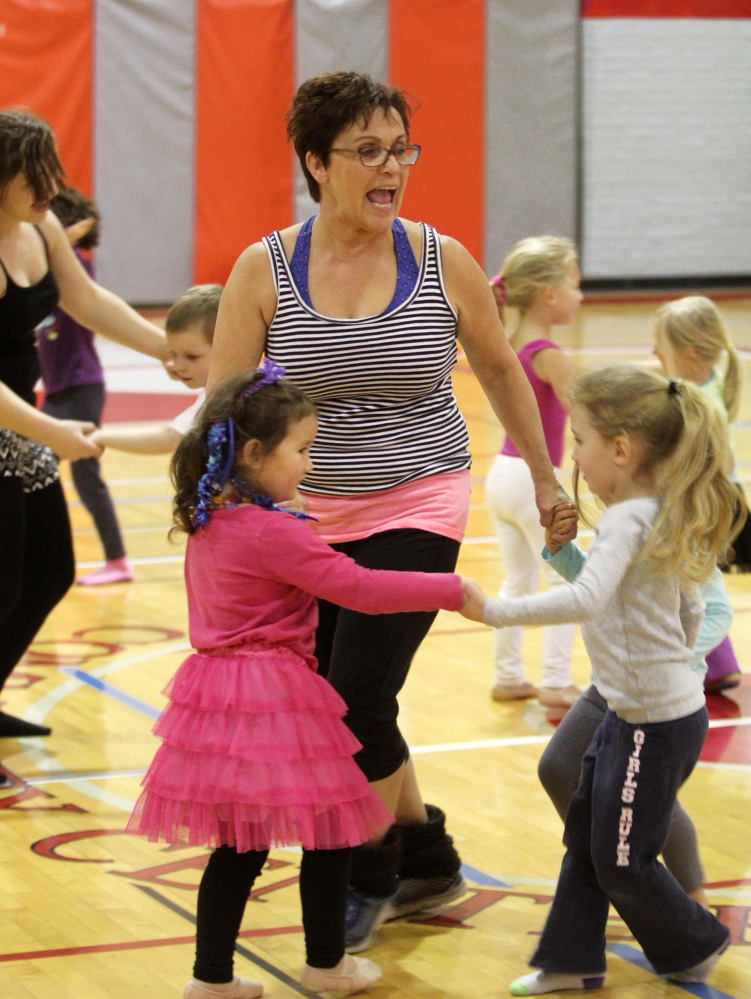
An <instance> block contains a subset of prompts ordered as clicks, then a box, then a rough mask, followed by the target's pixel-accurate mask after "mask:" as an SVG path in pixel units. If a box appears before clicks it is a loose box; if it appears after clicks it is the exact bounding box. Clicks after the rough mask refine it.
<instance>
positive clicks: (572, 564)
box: [542, 541, 587, 583]
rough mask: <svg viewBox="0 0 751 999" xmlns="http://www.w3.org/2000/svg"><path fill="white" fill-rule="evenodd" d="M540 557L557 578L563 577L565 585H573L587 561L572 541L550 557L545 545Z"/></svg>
mask: <svg viewBox="0 0 751 999" xmlns="http://www.w3.org/2000/svg"><path fill="white" fill-rule="evenodd" d="M542 557H543V559H544V560H545V561H546V562H547V563H548V565H549V566H550V567H551V568H553V569H555V571H556V572H557V573H558V575H559V576H563V578H564V579H565V580H566V582H567V583H573V581H574V580H575V579H576V577H577V576H578V575H579V573H580V572H581V571H582V569H583V568H584V563H585V562H586V561H587V556H586V555H585V554H584V552H583V551H582V550H581V548H580V547H579V546H578V545H575V544H574V543H573V541H569V543H568V544H567V545H564V546H563V548H561V549H560V551H558V552H557V553H556V554H555V555H551V553H550V552H549V551H548V546H547V545H545V547H544V548H543V550H542Z"/></svg>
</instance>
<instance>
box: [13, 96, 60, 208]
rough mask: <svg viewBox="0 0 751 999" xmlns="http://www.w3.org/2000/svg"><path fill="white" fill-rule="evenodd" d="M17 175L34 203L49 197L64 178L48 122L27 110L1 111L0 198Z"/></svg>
mask: <svg viewBox="0 0 751 999" xmlns="http://www.w3.org/2000/svg"><path fill="white" fill-rule="evenodd" d="M19 173H22V174H23V175H24V177H25V178H26V180H27V181H28V182H29V184H30V185H31V189H32V190H33V192H34V197H35V198H36V199H37V201H47V200H48V199H50V198H52V197H53V195H54V194H55V192H56V191H57V189H58V188H59V187H60V185H61V184H62V182H63V178H64V176H65V172H64V171H63V165H62V163H61V162H60V158H59V157H58V155H57V148H56V147H55V136H54V134H53V132H52V129H51V128H50V126H49V125H48V124H47V122H46V121H42V119H41V118H37V117H36V115H33V114H29V113H27V112H26V111H0V195H1V194H2V193H3V191H4V190H5V188H6V187H7V186H8V184H9V183H10V182H11V181H12V180H13V178H14V177H15V176H16V175H17V174H19Z"/></svg>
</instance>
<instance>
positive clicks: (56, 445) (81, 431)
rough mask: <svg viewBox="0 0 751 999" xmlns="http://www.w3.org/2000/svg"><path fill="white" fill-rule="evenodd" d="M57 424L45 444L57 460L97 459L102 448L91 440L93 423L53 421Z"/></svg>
mask: <svg viewBox="0 0 751 999" xmlns="http://www.w3.org/2000/svg"><path fill="white" fill-rule="evenodd" d="M55 423H56V424H57V425H56V427H55V429H54V432H53V433H52V434H50V438H49V439H48V440H47V444H48V445H49V446H50V448H52V450H53V451H54V452H55V454H56V455H57V456H58V458H67V459H68V460H69V461H77V460H78V459H79V458H99V457H100V455H101V454H102V448H101V447H100V446H99V445H98V444H97V443H96V442H95V441H94V440H93V436H92V435H93V434H94V432H95V431H96V425H95V424H94V423H84V422H83V421H81V420H55Z"/></svg>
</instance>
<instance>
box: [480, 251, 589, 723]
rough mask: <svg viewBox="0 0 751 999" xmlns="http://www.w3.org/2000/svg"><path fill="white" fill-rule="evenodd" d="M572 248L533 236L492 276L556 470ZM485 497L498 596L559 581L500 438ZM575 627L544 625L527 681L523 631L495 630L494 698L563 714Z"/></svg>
mask: <svg viewBox="0 0 751 999" xmlns="http://www.w3.org/2000/svg"><path fill="white" fill-rule="evenodd" d="M579 279H580V275H579V267H578V264H577V256H576V247H575V246H574V245H573V243H572V242H571V241H570V240H568V239H561V238H559V237H558V236H534V237H532V238H530V239H523V240H522V241H521V242H520V243H517V244H516V246H515V247H514V248H513V250H512V251H511V252H510V253H509V255H508V256H507V257H506V259H505V260H504V262H503V265H502V267H501V271H500V274H499V276H498V277H495V278H493V279H492V280H491V285H492V286H493V288H494V290H495V294H496V301H497V304H498V308H499V311H501V312H502V311H503V309H504V308H505V307H507V306H508V307H513V308H514V309H515V310H517V313H518V319H517V323H516V328H515V329H514V328H513V326H511V327H510V328H511V329H513V333H512V334H511V335H510V337H509V342H510V344H511V346H512V347H513V349H514V351H515V352H516V354H517V356H518V358H519V360H520V362H521V365H522V367H523V368H524V371H525V373H526V375H527V378H528V379H529V382H530V384H531V386H532V389H533V390H534V393H535V398H536V399H537V405H538V407H539V410H540V416H541V418H542V426H543V430H544V432H545V442H546V444H547V447H548V454H549V456H550V460H551V463H552V464H553V467H554V468H555V469H556V470H557V471H559V470H560V467H561V460H562V458H563V435H564V431H565V428H566V390H567V388H568V386H569V385H570V384H571V382H572V381H573V380H574V378H575V377H576V369H575V368H574V366H573V364H572V363H571V361H570V360H569V358H567V357H566V355H565V354H564V353H563V351H562V350H561V349H560V348H559V347H558V345H557V344H556V343H555V342H554V341H553V335H554V334H553V329H554V327H555V326H569V325H570V324H571V323H572V322H573V319H574V316H575V314H576V310H577V309H578V308H579V305H580V303H581V300H582V294H581V291H580V290H579ZM485 495H486V498H487V502H488V506H489V508H490V512H491V514H492V516H493V520H494V521H495V526H496V531H497V534H498V544H499V546H500V549H501V560H502V561H503V573H504V582H503V586H502V587H501V591H500V596H501V597H521V596H526V595H527V594H530V593H535V592H536V591H537V588H538V585H539V577H540V570H541V569H542V570H543V571H544V572H545V573H546V576H547V579H548V585H549V586H557V585H560V583H561V577H560V576H557V575H556V573H555V572H553V571H551V570H550V567H549V566H547V565H546V564H545V563H544V561H543V560H542V558H541V555H540V553H541V551H542V549H543V546H544V544H545V532H544V530H543V528H542V527H541V526H540V521H539V518H538V517H537V513H536V510H535V501H534V497H535V490H534V482H533V481H532V476H531V475H530V472H529V467H528V466H527V464H526V462H525V461H524V460H523V459H522V457H521V454H520V452H519V450H518V449H517V447H516V445H515V444H514V442H513V440H512V439H511V437H510V436H507V437H506V439H505V441H504V444H503V447H502V448H501V452H500V454H499V455H497V457H496V459H495V461H494V462H493V465H492V467H491V469H490V472H489V474H488V477H487V480H486V485H485ZM575 631H576V625H574V624H559V625H549V626H548V627H546V628H544V629H543V648H542V684H541V686H540V687H539V688H538V687H537V686H535V684H533V683H531V682H530V681H529V680H527V679H526V677H525V675H524V663H523V661H522V640H523V636H524V629H523V628H521V627H519V628H502V629H500V630H497V631H496V632H495V635H494V654H493V658H494V666H495V683H494V686H493V690H492V696H493V700H495V701H512V700H521V699H524V698H528V697H537V699H538V700H539V702H540V704H542V705H544V706H546V707H548V708H551V709H553V710H558V711H561V710H563V711H565V710H567V709H568V708H569V707H570V706H571V705H572V704H573V703H574V701H575V700H576V699H577V698H578V697H579V694H580V693H581V692H580V690H579V688H578V687H576V686H574V684H573V681H572V679H571V650H572V646H573V642H574V634H575Z"/></svg>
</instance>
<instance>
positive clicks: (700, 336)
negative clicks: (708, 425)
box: [653, 295, 751, 692]
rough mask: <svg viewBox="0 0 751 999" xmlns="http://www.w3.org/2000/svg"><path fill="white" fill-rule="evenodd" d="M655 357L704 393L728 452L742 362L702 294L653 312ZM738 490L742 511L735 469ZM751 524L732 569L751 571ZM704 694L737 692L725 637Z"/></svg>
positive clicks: (737, 673) (736, 669) (710, 664)
mask: <svg viewBox="0 0 751 999" xmlns="http://www.w3.org/2000/svg"><path fill="white" fill-rule="evenodd" d="M653 332H654V353H655V355H656V356H657V357H658V358H659V360H660V363H661V364H662V367H663V370H664V371H665V373H666V374H667V375H668V376H671V377H673V378H686V379H687V380H688V381H691V382H693V383H694V384H695V385H698V387H699V388H700V389H701V390H702V392H704V394H705V395H706V396H707V397H708V398H709V399H711V401H712V402H713V403H714V405H715V406H716V407H717V410H718V412H719V413H720V416H721V417H722V418H723V420H724V421H725V423H726V425H727V426H728V439H729V441H730V447H731V450H733V436H732V429H731V428H730V424H731V423H732V421H733V420H734V419H735V418H736V417H737V415H738V410H739V409H740V403H741V385H742V374H741V363H740V358H739V357H738V352H737V351H736V349H735V347H734V346H733V345H732V343H731V342H730V338H729V337H728V333H727V330H726V328H725V324H724V322H723V321H722V316H721V315H720V311H719V309H718V308H717V306H716V305H715V304H714V302H712V301H711V300H710V299H708V298H704V297H703V296H702V295H687V296H686V297H685V298H679V299H677V301H675V302H668V303H667V304H666V305H663V306H662V308H661V309H660V310H659V311H658V312H657V315H656V316H655V319H654V325H653ZM730 477H731V479H732V480H733V482H735V484H736V489H737V490H738V499H739V503H740V504H741V506H742V508H743V509H744V510H745V509H746V498H745V495H744V493H743V487H742V486H741V484H740V482H739V481H738V477H737V475H736V474H735V470H733V472H731V475H730ZM749 532H751V524H749V523H748V521H747V522H746V524H745V526H744V528H743V530H742V532H741V534H740V535H739V536H738V538H737V540H736V543H735V545H734V552H733V565H734V566H735V568H737V569H738V570H739V571H741V572H748V571H749V570H750V569H751V534H749ZM706 661H707V675H706V678H705V680H704V689H705V690H706V691H707V692H713V691H721V690H727V689H729V688H731V687H737V686H738V684H739V683H740V679H741V669H740V666H739V665H738V660H737V659H736V657H735V651H734V650H733V645H732V642H731V641H730V638H729V636H727V635H726V636H725V637H724V638H723V640H722V642H720V644H719V645H718V646H717V648H716V649H712V651H711V652H710V653H709V654H708V655H707V657H706Z"/></svg>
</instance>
